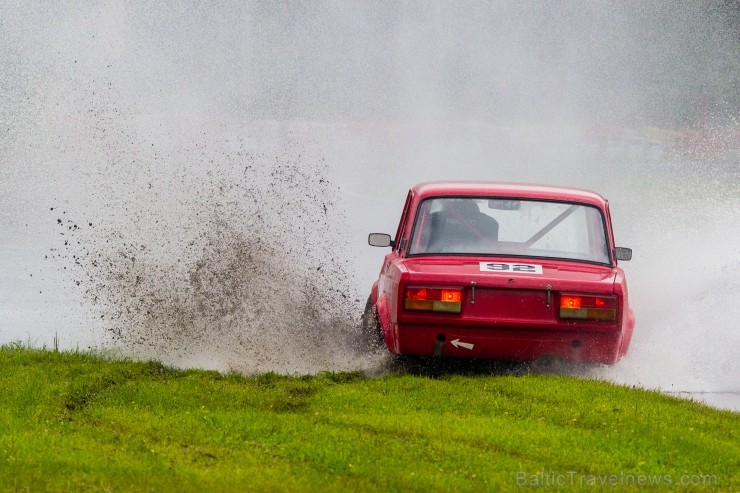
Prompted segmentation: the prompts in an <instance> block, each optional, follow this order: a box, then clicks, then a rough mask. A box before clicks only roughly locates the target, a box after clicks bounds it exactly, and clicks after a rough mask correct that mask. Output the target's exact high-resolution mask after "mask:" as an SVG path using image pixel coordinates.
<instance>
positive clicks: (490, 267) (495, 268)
mask: <svg viewBox="0 0 740 493" xmlns="http://www.w3.org/2000/svg"><path fill="white" fill-rule="evenodd" d="M480 270H481V272H506V273H514V272H516V273H519V274H542V266H541V265H538V264H511V263H507V262H481V263H480Z"/></svg>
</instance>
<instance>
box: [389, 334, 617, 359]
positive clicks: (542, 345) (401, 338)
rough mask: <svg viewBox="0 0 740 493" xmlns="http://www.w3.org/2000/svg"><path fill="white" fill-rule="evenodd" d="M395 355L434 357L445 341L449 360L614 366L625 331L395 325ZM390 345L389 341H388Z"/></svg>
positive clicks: (445, 350)
mask: <svg viewBox="0 0 740 493" xmlns="http://www.w3.org/2000/svg"><path fill="white" fill-rule="evenodd" d="M392 339H393V342H394V343H393V344H389V345H388V346H389V348H392V349H391V352H394V353H397V354H406V355H415V356H432V355H433V353H434V347H435V342H436V341H438V340H440V341H443V344H442V351H441V356H442V357H445V358H481V359H502V360H520V361H527V360H535V359H537V358H539V357H542V356H559V357H561V358H563V359H564V360H566V361H573V362H582V363H603V364H614V363H616V362H617V361H619V359H620V358H621V356H622V355H621V354H620V349H621V346H622V332H621V331H617V332H587V331H574V330H562V329H559V330H557V331H555V330H542V329H505V328H490V327H455V326H435V325H421V324H402V325H398V324H394V326H393V337H392ZM388 342H389V341H388Z"/></svg>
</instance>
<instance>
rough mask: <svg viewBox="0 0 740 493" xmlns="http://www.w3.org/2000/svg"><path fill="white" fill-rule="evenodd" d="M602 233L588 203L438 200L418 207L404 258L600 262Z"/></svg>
mask: <svg viewBox="0 0 740 493" xmlns="http://www.w3.org/2000/svg"><path fill="white" fill-rule="evenodd" d="M605 231H606V229H605V227H604V219H603V216H602V214H601V212H600V211H599V209H598V208H596V207H592V206H588V205H582V204H572V203H565V202H549V201H537V200H518V199H517V200H512V199H508V198H495V197H491V198H479V197H475V198H473V197H467V198H459V197H440V198H432V199H426V200H424V201H422V202H421V204H420V205H419V208H418V211H417V214H416V218H415V221H414V230H413V236H412V239H411V245H410V248H409V254H410V255H421V254H472V255H514V256H530V257H544V258H561V259H574V260H585V261H590V262H599V263H605V264H606V263H609V253H608V248H607V241H606V233H605ZM594 232H596V234H594Z"/></svg>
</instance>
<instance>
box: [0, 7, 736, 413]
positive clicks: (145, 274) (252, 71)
mask: <svg viewBox="0 0 740 493" xmlns="http://www.w3.org/2000/svg"><path fill="white" fill-rule="evenodd" d="M0 6H1V7H2V8H1V9H0V12H2V14H0V46H2V50H0V69H1V70H0V124H1V125H2V126H1V127H0V233H1V234H2V236H3V238H4V240H5V241H4V242H2V243H1V244H0V254H2V257H0V258H1V259H2V260H0V343H11V342H17V341H20V342H22V343H29V344H32V345H34V346H46V347H52V346H53V345H54V344H55V343H56V342H55V341H58V344H59V346H60V347H62V348H87V347H94V348H102V349H104V350H110V351H114V352H116V353H120V354H124V355H131V356H135V357H154V358H158V359H161V360H163V361H165V362H167V363H170V364H175V365H178V366H198V367H207V368H214V369H218V370H222V371H228V370H235V371H241V372H245V373H253V372H259V371H269V370H272V371H278V372H282V373H299V374H303V373H314V372H317V371H322V370H364V371H369V372H379V371H380V372H382V371H383V368H384V365H385V363H386V358H385V356H384V355H383V354H363V353H362V351H361V350H360V349H359V347H358V346H357V345H356V341H355V336H354V327H355V325H356V323H357V320H358V318H359V315H360V313H361V311H362V308H363V306H364V302H365V299H366V297H367V294H368V291H369V288H370V285H371V284H372V282H373V279H374V278H375V277H376V276H377V274H378V270H379V267H380V263H381V261H382V257H383V255H384V253H385V251H384V250H382V249H374V248H371V247H369V246H367V244H366V238H367V233H369V232H388V233H391V234H393V233H394V232H395V229H396V226H397V221H398V218H399V214H400V209H401V207H402V205H403V201H404V198H405V194H406V191H407V190H408V188H410V187H411V186H413V185H414V184H416V183H418V182H421V181H428V180H441V179H471V180H501V181H518V182H537V183H549V184H560V185H567V186H576V187H584V188H590V189H594V190H596V191H598V192H600V193H601V194H602V195H604V196H605V197H607V198H608V199H609V201H610V204H611V208H612V214H613V216H614V217H613V218H614V222H615V230H616V231H615V232H616V237H617V243H618V244H619V245H620V246H627V247H631V248H632V249H633V250H634V260H633V261H631V262H625V263H623V264H622V266H623V267H624V269H625V271H626V273H627V277H628V282H629V286H630V297H631V301H632V304H633V307H634V310H635V312H636V316H637V326H636V328H635V335H634V338H633V342H632V347H631V350H630V353H629V354H628V356H627V357H626V358H625V359H624V360H623V361H622V362H620V363H619V364H618V365H616V366H615V367H612V368H596V369H593V370H591V371H590V372H589V374H590V375H591V376H593V377H595V378H607V379H610V380H613V381H616V382H619V383H627V384H630V385H638V386H643V387H648V388H660V389H662V390H664V391H666V392H676V393H678V392H684V391H688V392H693V394H689V395H690V396H693V397H695V398H699V399H705V400H708V401H710V402H711V403H713V404H715V405H719V406H722V407H729V408H734V409H740V403H738V398H737V395H738V393H739V392H740V362H739V361H738V358H737V355H736V353H737V348H739V347H740V330H738V329H740V322H739V320H740V307H739V306H738V304H737V292H738V289H740V246H739V245H740V228H738V227H737V219H736V218H737V217H738V214H739V213H740V167H739V164H740V142H739V141H740V137H738V132H740V130H739V128H740V125H739V121H738V119H740V93H738V87H740V80H738V79H739V78H740V36H738V32H739V30H740V12H739V11H738V7H737V4H736V3H735V2H731V1H726V2H723V1H701V2H699V1H697V2H680V3H676V4H671V3H667V2H606V1H603V2H602V1H595V2H588V3H582V2H565V1H563V2H547V3H545V2H529V3H522V2H514V1H511V2H493V3H490V2H432V3H423V4H420V3H415V2H285V3H278V2H247V3H243V2H220V3H218V4H217V5H214V6H211V5H198V4H195V3H176V4H172V5H161V4H160V3H157V2H151V3H137V4H122V3H121V2H108V3H100V4H98V5H96V6H92V7H91V6H90V5H89V4H88V3H86V2H70V3H67V4H65V5H56V4H52V5H42V6H34V5H31V6H29V5H27V4H26V2H13V1H2V2H0ZM697 392H703V393H702V394H697ZM679 395H682V394H679Z"/></svg>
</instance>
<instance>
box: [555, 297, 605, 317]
mask: <svg viewBox="0 0 740 493" xmlns="http://www.w3.org/2000/svg"><path fill="white" fill-rule="evenodd" d="M560 318H579V319H584V320H605V321H614V320H616V319H617V298H615V297H614V296H586V295H578V294H563V295H561V296H560Z"/></svg>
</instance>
